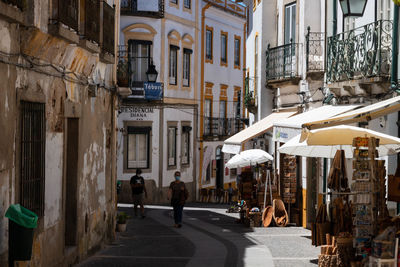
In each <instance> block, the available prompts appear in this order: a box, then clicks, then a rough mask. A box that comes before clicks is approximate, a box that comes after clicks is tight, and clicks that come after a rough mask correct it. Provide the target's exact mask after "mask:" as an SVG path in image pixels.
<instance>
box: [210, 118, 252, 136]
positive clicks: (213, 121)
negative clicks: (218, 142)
mask: <svg viewBox="0 0 400 267" xmlns="http://www.w3.org/2000/svg"><path fill="white" fill-rule="evenodd" d="M243 129H244V125H243V120H242V119H241V118H214V117H204V134H203V136H204V137H226V136H231V135H234V134H236V133H238V132H240V131H241V130H243Z"/></svg>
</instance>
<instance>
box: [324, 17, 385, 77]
mask: <svg viewBox="0 0 400 267" xmlns="http://www.w3.org/2000/svg"><path fill="white" fill-rule="evenodd" d="M392 28H393V22H392V21H390V20H379V21H375V22H373V23H370V24H367V25H364V26H362V27H359V28H356V29H353V30H351V31H347V32H343V33H340V34H337V35H335V36H332V37H329V38H328V44H327V72H326V81H327V82H339V81H348V80H353V79H359V78H363V77H389V76H390V68H391V63H392V58H391V56H392V55H391V53H392Z"/></svg>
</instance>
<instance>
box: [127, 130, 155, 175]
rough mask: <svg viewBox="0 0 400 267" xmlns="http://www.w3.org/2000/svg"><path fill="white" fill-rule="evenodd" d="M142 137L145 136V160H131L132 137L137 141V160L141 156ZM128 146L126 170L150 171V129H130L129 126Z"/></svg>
mask: <svg viewBox="0 0 400 267" xmlns="http://www.w3.org/2000/svg"><path fill="white" fill-rule="evenodd" d="M140 135H144V136H145V139H146V141H145V146H146V148H145V157H146V159H145V160H130V158H129V156H130V153H129V152H130V151H129V149H130V141H131V140H130V137H131V136H133V138H134V139H135V150H136V151H135V158H136V159H138V158H139V157H140V156H139V155H140V152H141V151H142V150H141V149H140V146H139V145H138V144H139V143H140V142H141V140H140ZM126 140H127V145H126V149H127V150H126V168H127V169H138V168H140V169H148V168H149V167H150V153H149V152H150V128H148V127H129V126H128V134H127V139H126Z"/></svg>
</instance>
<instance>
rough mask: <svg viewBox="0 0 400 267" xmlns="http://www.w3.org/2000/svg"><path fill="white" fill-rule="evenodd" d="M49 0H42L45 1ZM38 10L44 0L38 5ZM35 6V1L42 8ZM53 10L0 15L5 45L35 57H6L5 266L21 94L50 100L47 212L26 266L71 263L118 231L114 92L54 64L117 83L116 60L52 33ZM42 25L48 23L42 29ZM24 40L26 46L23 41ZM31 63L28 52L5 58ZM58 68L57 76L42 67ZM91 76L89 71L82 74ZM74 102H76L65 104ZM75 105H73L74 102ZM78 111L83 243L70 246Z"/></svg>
mask: <svg viewBox="0 0 400 267" xmlns="http://www.w3.org/2000/svg"><path fill="white" fill-rule="evenodd" d="M40 2H43V1H40ZM35 8H37V9H38V10H39V11H37V12H41V11H40V10H42V11H43V10H45V9H46V10H47V9H48V7H47V6H46V5H45V4H44V5H42V6H41V5H38V6H35ZM35 12H36V9H35ZM47 23H48V18H43V17H39V18H35V25H36V26H37V27H39V28H40V30H39V29H37V28H23V27H21V28H18V27H17V26H16V25H15V24H9V23H7V22H4V21H3V20H0V36H1V38H0V52H4V53H13V54H16V53H19V52H22V53H23V54H25V55H28V56H30V57H32V58H36V59H34V61H35V62H36V63H40V64H42V65H46V64H47V66H41V67H39V66H35V67H34V68H33V69H32V70H30V69H26V68H18V69H17V68H16V67H15V66H14V65H12V64H3V63H1V62H0V80H1V81H2V82H1V83H0V129H2V130H1V133H0V218H1V219H0V266H6V264H7V263H6V258H7V251H8V246H7V243H8V220H7V219H5V218H4V213H5V211H6V209H7V208H8V207H9V205H10V204H12V203H18V202H19V196H18V190H19V182H18V181H19V180H18V179H19V178H18V177H19V147H18V144H19V141H20V140H19V135H20V133H19V129H18V128H19V126H18V120H19V119H18V118H19V116H20V113H19V101H20V100H21V99H24V100H27V101H35V102H36V101H37V99H41V102H43V103H45V118H46V154H45V160H46V162H45V166H46V168H45V194H44V199H45V212H44V216H43V218H40V220H39V226H38V228H37V229H36V230H35V236H34V244H33V255H32V260H31V261H30V262H28V263H26V264H25V266H56V265H59V264H61V265H62V266H63V265H68V264H70V263H73V262H77V261H78V260H80V259H83V258H85V257H87V255H88V254H90V253H92V252H93V251H95V250H96V249H98V248H99V247H101V246H102V245H103V244H104V242H106V241H107V240H110V239H112V238H113V236H114V226H115V224H114V223H115V222H114V221H115V205H114V202H113V200H114V197H113V195H114V192H113V189H114V186H113V185H114V183H115V180H114V179H115V178H114V177H113V176H112V175H113V171H112V168H113V166H112V161H113V155H112V154H111V153H112V150H113V149H114V148H113V147H115V144H112V142H113V140H115V139H113V138H112V136H113V133H114V125H113V123H114V118H113V116H115V112H114V105H115V98H114V97H113V96H112V93H111V92H109V91H107V90H105V89H104V88H102V87H100V88H99V89H98V94H97V97H90V96H89V95H88V87H87V85H84V84H78V83H76V82H70V81H66V80H65V79H62V78H61V75H60V73H59V72H56V71H55V70H54V69H52V67H49V66H48V64H49V63H51V64H54V65H56V66H60V67H63V68H65V70H66V71H71V72H75V73H77V74H78V76H82V77H80V78H82V80H85V79H86V80H87V77H89V81H92V82H96V83H97V84H101V85H105V86H107V87H110V86H112V85H113V84H114V82H113V78H112V77H113V67H112V65H111V64H104V63H102V62H100V61H99V55H98V54H92V53H90V52H88V51H86V50H85V49H83V48H81V47H79V46H75V45H70V44H68V43H66V42H65V41H63V40H61V39H59V38H57V37H54V36H51V35H49V34H47V33H45V32H43V31H45V30H47ZM41 30H43V31H41ZM20 44H21V47H20ZM3 59H4V60H8V61H9V60H12V61H13V62H19V63H26V60H25V59H23V58H22V56H18V55H17V56H12V57H5V56H3V54H2V53H0V60H3ZM34 70H40V71H41V72H47V73H51V76H49V75H46V74H43V73H39V72H37V71H34ZM83 76H84V77H83ZM66 107H69V110H66ZM71 107H73V108H71ZM70 116H74V117H78V118H79V127H80V129H79V131H80V135H79V152H78V162H79V163H78V164H79V171H78V188H77V191H78V192H79V196H78V218H77V220H78V222H77V225H78V245H77V247H76V248H75V249H76V251H75V252H73V253H70V254H68V255H65V254H64V251H65V250H64V219H65V216H64V210H65V208H64V205H65V203H64V202H65V201H64V199H63V197H64V196H65V192H64V191H65V190H64V183H65V177H64V176H65V149H66V146H65V134H64V131H65V125H64V124H65V119H66V118H67V117H70Z"/></svg>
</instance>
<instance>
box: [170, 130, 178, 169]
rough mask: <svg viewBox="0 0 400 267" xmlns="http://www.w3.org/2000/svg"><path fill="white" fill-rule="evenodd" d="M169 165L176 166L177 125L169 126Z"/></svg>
mask: <svg viewBox="0 0 400 267" xmlns="http://www.w3.org/2000/svg"><path fill="white" fill-rule="evenodd" d="M168 166H176V127H168Z"/></svg>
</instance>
